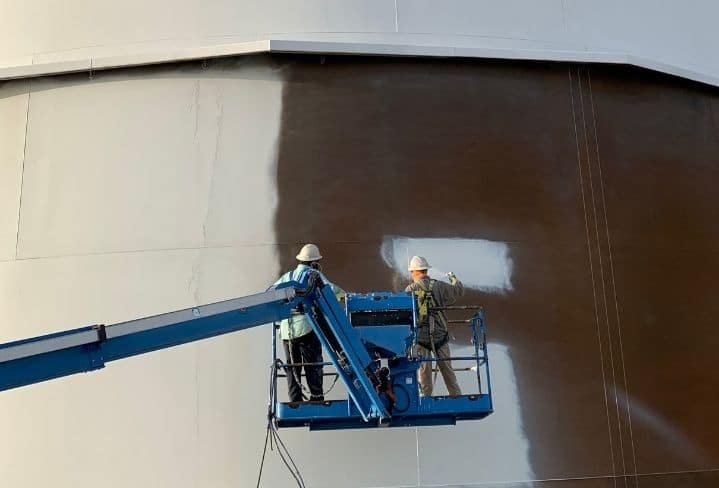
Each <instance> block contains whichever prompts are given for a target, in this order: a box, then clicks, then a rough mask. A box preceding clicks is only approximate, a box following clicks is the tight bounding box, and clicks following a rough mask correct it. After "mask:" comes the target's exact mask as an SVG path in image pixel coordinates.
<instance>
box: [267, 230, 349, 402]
mask: <svg viewBox="0 0 719 488" xmlns="http://www.w3.org/2000/svg"><path fill="white" fill-rule="evenodd" d="M296 257H297V260H298V261H299V262H300V263H299V264H298V265H297V267H296V268H295V269H294V270H292V271H288V272H287V273H285V274H283V275H282V276H280V278H279V279H278V280H277V281H276V282H275V284H274V286H276V285H279V284H280V283H287V282H288V281H302V279H303V278H304V275H305V274H306V273H308V272H310V271H312V270H315V271H317V272H319V273H320V276H321V277H322V281H324V282H325V283H328V284H329V285H330V286H331V287H332V291H334V292H335V295H337V297H338V298H341V297H343V296H344V294H345V292H344V291H343V290H342V289H341V288H339V287H338V286H336V285H334V284H332V283H330V281H329V280H328V279H327V278H326V277H325V276H324V275H323V274H322V273H321V272H320V269H321V267H320V265H319V264H320V263H319V260H320V259H322V255H321V254H320V250H319V248H318V247H317V246H316V245H314V244H306V245H305V246H303V247H302V249H301V250H300V253H299V254H298V255H297V256H296ZM280 338H281V339H282V345H283V346H284V349H285V358H286V361H287V364H296V363H303V364H304V366H294V367H292V366H290V367H288V368H287V370H286V373H287V386H288V389H289V397H290V402H301V401H304V400H305V396H304V395H303V394H302V382H301V374H302V369H303V368H304V371H305V378H306V379H307V386H308V387H309V390H310V391H309V393H310V395H309V400H310V401H322V400H324V392H323V389H322V388H323V387H322V378H323V373H322V366H314V365H310V364H308V363H321V362H323V359H322V344H321V343H320V340H319V339H318V338H317V335H316V334H315V332H314V331H313V330H312V325H311V324H310V320H309V319H308V318H307V316H306V315H294V316H292V317H290V318H289V319H285V320H283V321H282V322H280Z"/></svg>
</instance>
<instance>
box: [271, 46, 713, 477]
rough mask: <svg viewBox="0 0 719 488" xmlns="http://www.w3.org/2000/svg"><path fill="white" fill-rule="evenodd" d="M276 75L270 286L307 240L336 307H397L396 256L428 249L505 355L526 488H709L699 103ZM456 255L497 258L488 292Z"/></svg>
mask: <svg viewBox="0 0 719 488" xmlns="http://www.w3.org/2000/svg"><path fill="white" fill-rule="evenodd" d="M279 59H281V60H282V61H283V62H284V63H287V64H288V65H289V66H288V68H287V70H286V72H285V73H286V75H287V79H286V82H285V87H284V93H283V110H282V117H283V118H282V128H281V134H280V141H279V153H278V167H277V185H278V194H279V203H278V208H277V213H276V223H275V226H276V231H277V238H278V241H279V243H280V247H279V249H280V251H279V253H280V260H281V266H282V268H283V269H288V268H290V267H292V266H294V254H295V252H296V249H297V248H298V247H299V244H300V243H303V242H310V241H311V242H316V243H318V244H319V245H320V247H321V248H322V250H323V254H324V255H325V257H326V259H325V261H324V263H323V264H324V267H325V272H326V273H327V274H328V275H329V276H330V277H331V279H333V281H335V282H337V283H338V284H340V285H341V286H343V287H344V288H345V289H348V290H354V291H366V290H378V289H397V288H399V287H401V286H403V284H404V281H403V279H404V277H403V276H401V275H400V274H398V273H397V271H398V270H401V263H402V262H406V259H407V257H408V256H404V255H402V252H401V250H402V249H403V246H404V249H405V251H406V253H407V254H408V255H409V256H411V253H414V252H419V253H421V252H422V251H421V250H420V249H415V248H412V250H410V249H408V244H407V243H408V242H412V243H414V244H420V245H421V244H422V243H433V244H432V245H435V244H436V245H437V246H438V247H436V248H435V249H433V251H432V252H434V253H435V256H438V259H439V262H435V263H433V264H435V265H437V266H438V267H440V268H443V269H442V270H443V271H450V270H451V271H454V272H456V273H457V275H458V276H459V278H460V279H464V281H465V282H468V281H471V282H473V283H476V285H475V286H474V288H473V289H470V290H469V293H468V294H467V295H466V296H465V297H464V298H463V302H464V303H481V304H483V305H484V306H485V307H486V309H487V311H488V320H489V326H490V337H491V340H492V341H494V342H496V343H500V344H503V345H504V346H506V348H507V351H508V354H509V356H510V357H511V362H512V365H513V368H514V374H515V377H516V388H517V390H518V396H519V402H520V408H521V417H522V425H523V428H524V435H526V437H527V440H528V443H529V461H530V463H531V467H532V471H533V474H534V478H535V479H557V478H588V477H590V478H591V477H595V478H597V479H595V480H591V481H590V480H587V481H586V483H587V484H586V485H585V484H584V483H580V485H581V486H595V485H596V486H615V483H617V482H619V481H621V480H622V477H623V476H625V475H626V476H627V477H626V478H624V481H626V482H628V483H629V485H635V484H639V483H641V484H642V485H644V486H660V485H661V481H660V479H662V477H661V476H659V477H657V476H654V477H651V476H644V475H646V474H649V473H670V472H679V471H687V470H697V471H706V472H705V473H704V474H702V475H701V476H700V475H697V476H696V477H695V478H692V480H693V481H692V483H693V485H692V486H710V485H711V486H713V484H716V483H717V477H716V476H714V475H712V474H711V473H710V472H709V471H708V470H711V469H713V468H717V466H719V442H717V439H719V430H718V428H717V426H716V423H714V422H712V421H710V419H711V418H712V417H713V414H714V412H716V411H717V408H718V407H719V396H717V395H716V394H715V392H716V388H717V387H718V386H719V373H718V372H717V371H718V370H717V368H716V367H715V365H714V364H713V361H712V359H713V354H714V351H715V350H716V349H717V347H719V335H717V334H716V333H714V330H713V329H714V327H713V325H714V323H715V319H714V317H716V316H717V313H718V312H719V305H717V301H716V300H715V298H714V297H716V295H717V293H716V291H717V285H716V280H715V277H716V276H717V274H718V272H719V251H717V250H716V248H715V243H716V242H718V241H717V238H719V223H718V222H719V219H718V218H717V217H719V199H717V198H716V196H715V182H716V181H719V162H717V161H718V159H719V132H718V131H717V120H718V117H717V115H718V114H719V95H718V94H717V91H716V90H715V89H710V88H707V87H703V86H700V85H696V84H692V83H688V82H685V81H682V80H676V79H673V78H670V77H667V76H663V75H656V74H652V73H649V72H646V71H643V70H637V69H632V68H626V67H602V66H574V65H565V64H551V63H511V62H495V61H480V62H476V61H461V60H460V61H457V60H453V61H417V60H408V59H401V58H393V59H380V58H375V59H371V58H361V57H354V58H343V57H327V58H322V61H323V62H320V58H319V57H295V56H282V57H279ZM412 239H431V240H426V241H423V240H419V241H412ZM452 239H462V240H463V241H461V242H462V243H464V245H465V247H464V248H463V250H461V251H457V250H456V248H455V247H454V245H455V244H456V243H457V242H458V241H453V240H452ZM473 242H474V243H485V244H486V243H489V244H490V245H495V244H496V245H497V246H500V247H501V246H505V247H506V249H507V250H508V251H507V256H506V258H507V261H508V263H509V273H510V275H508V282H507V284H506V285H507V286H499V287H492V286H491V285H487V284H486V283H485V282H484V281H482V280H483V279H484V278H486V276H484V277H483V269H486V266H485V267H483V266H482V265H481V263H482V262H485V263H491V262H492V257H491V255H490V256H487V255H485V254H483V253H484V251H482V250H481V249H484V248H483V247H482V246H481V245H478V247H477V248H476V249H477V253H476V255H475V254H474V253H473V251H472V249H474V248H473V247H472V243H473ZM467 243H469V244H467ZM485 247H486V246H485ZM383 250H384V252H383ZM388 250H389V251H388ZM427 253H429V252H427ZM483 260H484V261H483ZM435 261H437V258H435ZM397 263H399V264H397ZM446 263H451V265H452V266H455V268H454V269H444V266H445V265H446ZM457 263H463V264H462V265H459V266H457ZM477 263H480V264H477ZM468 274H470V275H471V276H468ZM485 281H486V280H485ZM483 283H484V284H483ZM457 339H458V343H462V342H463V341H465V340H466V338H464V337H462V335H461V334H458V337H457ZM458 343H455V346H457V344H458ZM497 388H501V386H497ZM510 427H511V426H508V428H510ZM489 449H493V443H492V441H491V440H490V439H477V441H476V443H475V445H474V446H471V449H470V450H469V451H468V452H472V455H473V456H474V455H476V456H482V452H483V451H486V450H489ZM515 454H516V453H512V452H506V453H505V455H506V456H513V455H515ZM466 461H467V462H471V458H468V459H467V460H466ZM523 475H524V473H517V476H518V477H519V478H515V479H522V478H521V476H523ZM637 475H638V476H637ZM615 476H616V477H617V478H614V477H615ZM677 476H678V475H677ZM682 476H684V477H686V476H687V475H682ZM688 476H690V477H691V476H692V475H688ZM668 479H673V478H671V476H670V478H668ZM682 479H683V478H682ZM618 480H619V481H618ZM677 480H678V478H677ZM622 484H624V483H622ZM542 486H550V485H545V484H543V485H542ZM561 486H567V485H564V484H563V485H561ZM661 486H664V485H661Z"/></svg>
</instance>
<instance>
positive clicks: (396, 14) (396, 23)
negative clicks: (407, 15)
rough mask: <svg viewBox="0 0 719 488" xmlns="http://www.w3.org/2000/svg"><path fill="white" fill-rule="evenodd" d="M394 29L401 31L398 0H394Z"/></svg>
mask: <svg viewBox="0 0 719 488" xmlns="http://www.w3.org/2000/svg"><path fill="white" fill-rule="evenodd" d="M394 31H395V32H399V9H398V7H397V0H394Z"/></svg>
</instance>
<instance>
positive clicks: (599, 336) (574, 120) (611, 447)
mask: <svg viewBox="0 0 719 488" xmlns="http://www.w3.org/2000/svg"><path fill="white" fill-rule="evenodd" d="M577 81H579V68H577ZM573 84H574V83H573V79H572V68H571V67H570V68H569V95H570V99H571V104H572V123H573V125H574V141H575V144H576V147H577V167H578V169H579V188H580V190H581V193H582V209H583V210H584V230H585V233H586V238H587V254H588V257H589V271H590V275H591V277H592V296H593V298H594V319H595V322H596V324H597V343H598V345H599V360H600V366H601V371H602V386H603V388H604V410H605V411H606V413H607V433H608V435H609V452H610V456H611V461H612V476H613V477H614V486H616V485H617V482H616V475H617V470H616V465H615V463H614V443H613V441H612V423H611V420H610V418H609V400H608V397H607V380H606V376H605V375H604V348H603V347H602V333H601V329H600V326H599V311H598V307H597V292H596V284H595V281H594V265H593V263H592V245H591V240H590V238H589V217H588V214H587V203H586V197H585V195H584V177H583V174H582V156H581V152H580V149H579V129H578V127H577V116H576V112H575V109H574V87H573ZM578 88H579V91H580V93H581V89H582V88H581V85H578Z"/></svg>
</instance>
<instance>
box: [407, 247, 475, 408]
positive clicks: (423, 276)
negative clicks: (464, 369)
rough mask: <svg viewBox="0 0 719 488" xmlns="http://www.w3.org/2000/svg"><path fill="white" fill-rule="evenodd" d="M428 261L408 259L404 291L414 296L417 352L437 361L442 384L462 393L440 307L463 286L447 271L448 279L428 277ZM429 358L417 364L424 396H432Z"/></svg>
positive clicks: (420, 387) (451, 392) (445, 321)
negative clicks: (408, 281) (439, 279)
mask: <svg viewBox="0 0 719 488" xmlns="http://www.w3.org/2000/svg"><path fill="white" fill-rule="evenodd" d="M430 267H431V266H430V265H429V263H428V262H427V260H426V259H425V258H423V257H422V256H413V257H412V259H411V260H410V262H409V272H410V276H411V278H412V283H411V284H410V285H409V286H407V288H406V289H405V291H407V292H410V293H414V294H415V295H416V296H417V311H418V313H417V315H418V317H417V322H418V331H417V351H416V353H417V356H418V357H421V358H431V357H432V356H434V357H435V358H436V359H439V360H440V361H437V362H436V363H437V368H438V369H439V371H440V372H441V373H442V378H443V379H444V384H445V385H446V386H447V391H448V392H449V394H450V395H452V396H456V395H461V394H462V391H461V390H460V388H459V383H457V376H456V375H455V374H454V371H453V370H452V362H451V361H449V360H448V358H449V357H450V356H451V355H450V351H449V330H448V329H447V317H446V316H445V315H444V312H443V311H441V310H432V309H433V308H442V307H445V306H448V305H452V304H453V303H454V302H455V301H456V300H457V298H459V297H461V296H462V295H464V286H463V285H462V283H461V282H460V281H459V280H458V279H457V277H456V276H455V275H454V273H447V278H448V279H449V283H445V282H444V281H438V280H434V279H431V278H430V277H429V275H428V274H427V270H428V269H430ZM432 364H433V363H432V362H423V363H422V364H421V365H420V367H419V372H418V375H419V390H420V393H421V394H422V395H424V396H432V389H433V386H434V383H433V381H432Z"/></svg>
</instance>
